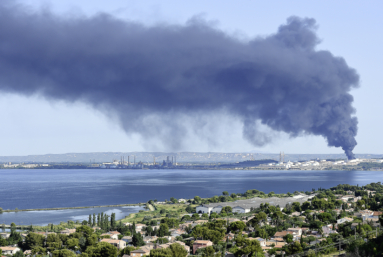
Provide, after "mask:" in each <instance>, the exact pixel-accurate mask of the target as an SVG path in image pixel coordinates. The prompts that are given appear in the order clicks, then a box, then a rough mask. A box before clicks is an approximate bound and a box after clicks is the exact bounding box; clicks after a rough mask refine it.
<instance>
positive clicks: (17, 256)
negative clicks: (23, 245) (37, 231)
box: [0, 249, 25, 257]
mask: <svg viewBox="0 0 383 257" xmlns="http://www.w3.org/2000/svg"><path fill="white" fill-rule="evenodd" d="M0 256H1V249H0ZM24 256H25V255H24V253H23V251H17V252H16V253H15V254H14V255H13V256H12V257H24Z"/></svg>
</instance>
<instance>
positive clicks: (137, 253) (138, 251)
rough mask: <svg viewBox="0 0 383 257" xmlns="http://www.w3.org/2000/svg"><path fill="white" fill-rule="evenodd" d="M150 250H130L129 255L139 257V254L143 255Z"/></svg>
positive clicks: (147, 253)
mask: <svg viewBox="0 0 383 257" xmlns="http://www.w3.org/2000/svg"><path fill="white" fill-rule="evenodd" d="M149 254H150V250H148V249H146V248H145V249H138V250H134V251H131V252H130V256H132V257H139V256H144V255H149Z"/></svg>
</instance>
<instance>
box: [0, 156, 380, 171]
mask: <svg viewBox="0 0 383 257" xmlns="http://www.w3.org/2000/svg"><path fill="white" fill-rule="evenodd" d="M0 168H3V169H58V168H61V169H68V168H71V169H204V170H383V159H380V158H379V159H372V158H371V159H359V158H358V159H353V160H346V159H335V160H333V159H328V160H326V159H313V160H303V161H290V160H285V156H284V155H282V154H281V156H280V158H279V160H273V159H263V160H254V159H250V160H245V161H241V162H234V163H188V162H177V159H176V157H175V156H167V157H166V160H162V161H159V162H157V161H156V159H155V158H153V161H152V162H142V161H137V162H136V158H135V157H134V159H133V160H129V156H128V160H125V159H124V157H121V160H113V161H111V162H102V163H95V162H89V163H70V164H68V163H23V162H21V163H12V162H8V163H3V164H1V165H0Z"/></svg>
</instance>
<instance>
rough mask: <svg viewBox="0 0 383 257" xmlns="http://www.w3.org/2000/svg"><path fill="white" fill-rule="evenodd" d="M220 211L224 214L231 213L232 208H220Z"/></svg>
mask: <svg viewBox="0 0 383 257" xmlns="http://www.w3.org/2000/svg"><path fill="white" fill-rule="evenodd" d="M222 211H224V212H226V213H230V212H233V208H231V206H225V207H223V208H222Z"/></svg>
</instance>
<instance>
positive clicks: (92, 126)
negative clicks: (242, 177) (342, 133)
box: [0, 0, 383, 155]
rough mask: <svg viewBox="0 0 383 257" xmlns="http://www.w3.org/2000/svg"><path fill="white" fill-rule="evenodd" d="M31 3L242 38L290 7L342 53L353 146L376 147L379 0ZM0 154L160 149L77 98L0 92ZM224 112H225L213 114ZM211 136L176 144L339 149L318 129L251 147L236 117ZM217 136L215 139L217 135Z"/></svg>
mask: <svg viewBox="0 0 383 257" xmlns="http://www.w3.org/2000/svg"><path fill="white" fill-rule="evenodd" d="M19 2H20V3H21V4H24V5H27V6H29V7H30V8H31V9H32V10H39V9H41V8H46V9H50V10H51V11H52V12H54V13H57V14H60V15H63V16H81V15H85V16H92V15H95V14H97V13H99V12H106V13H109V14H111V15H113V16H116V17H118V18H120V19H126V20H133V21H139V22H142V23H145V24H147V25H148V26H150V25H153V24H157V23H169V24H184V23H185V22H187V21H188V20H189V19H191V18H193V17H194V16H200V17H203V18H204V19H206V20H209V21H211V22H212V23H214V24H215V26H217V27H218V28H220V29H222V30H224V31H226V32H228V33H230V34H233V35H236V36H237V37H239V38H243V39H244V40H246V39H247V38H252V37H255V36H264V35H269V34H271V33H275V32H276V30H277V28H278V27H279V26H280V25H281V24H283V23H284V22H285V21H286V18H288V17H290V16H292V15H295V16H299V17H310V18H314V19H316V21H317V24H318V25H319V26H318V35H319V37H320V38H321V39H322V43H321V44H320V45H319V47H318V48H319V49H324V50H329V51H331V52H332V53H333V54H334V55H336V56H341V57H343V58H345V60H346V61H347V63H348V64H349V65H350V66H351V67H353V68H355V69H356V70H357V71H358V73H359V75H360V77H361V84H360V88H359V89H355V90H353V91H352V92H351V93H352V95H353V96H354V99H355V102H354V107H355V108H356V110H357V113H356V115H357V117H358V119H359V132H358V136H357V138H356V139H357V141H358V145H357V146H356V148H355V150H354V152H355V153H382V151H381V145H382V144H383V139H382V137H381V135H380V134H381V133H380V130H381V126H382V125H383V124H382V123H383V122H382V118H380V110H381V109H382V107H383V106H382V105H383V103H382V100H381V95H382V93H383V89H382V86H381V85H382V82H383V79H382V76H381V72H380V70H381V67H383V65H382V64H383V63H382V62H383V61H382V58H381V57H382V56H383V53H382V45H383V36H382V34H381V33H380V31H381V24H383V17H382V15H381V13H380V11H381V10H382V7H383V3H382V2H381V1H371V2H368V3H366V2H365V1H352V2H351V1H336V2H323V1H288V2H287V1H222V0H219V1H123V0H110V1H98V0H97V1H95V0H93V1H90V0H76V1H74V0H66V1H48V0H45V1H41V0H20V1H19ZM0 99H1V101H0V108H1V110H2V111H1V112H0V119H1V120H2V126H1V127H0V133H1V134H2V135H3V137H2V146H3V147H1V148H0V155H28V154H46V153H66V152H101V151H167V150H170V149H166V148H165V147H164V146H162V145H161V144H160V143H159V144H157V145H147V144H146V143H144V142H143V140H142V139H141V138H140V135H136V134H131V135H127V134H126V133H125V132H124V131H123V130H122V129H121V128H120V127H119V124H118V123H116V122H115V121H114V120H113V117H107V116H106V115H105V114H103V113H101V112H99V111H97V110H94V109H92V108H90V107H88V106H86V105H85V104H83V103H65V102H52V101H47V100H45V99H44V98H42V97H40V96H31V97H23V96H18V95H12V94H8V93H6V94H4V93H2V94H1V95H0ZM216 118H217V119H220V118H221V119H223V120H225V119H227V118H226V117H216ZM223 124H224V125H223V126H222V127H220V128H211V129H212V130H217V131H218V132H217V133H216V136H215V137H216V138H214V140H205V139H201V138H199V137H197V136H191V137H190V139H188V141H187V144H186V145H187V148H185V149H182V150H183V151H201V152H206V151H219V152H242V151H249V150H259V151H263V152H279V151H284V152H285V153H342V152H343V151H342V150H341V149H337V148H333V147H332V148H330V147H328V146H327V144H326V142H325V140H324V139H323V138H321V137H314V136H304V137H299V138H296V139H289V137H288V136H287V135H286V134H283V133H275V134H273V136H274V137H275V140H274V141H273V142H272V143H271V144H269V145H266V146H265V147H262V148H259V147H258V148H257V147H254V146H252V145H250V144H249V143H248V142H247V141H245V140H244V139H243V138H242V127H241V124H240V123H236V122H235V121H234V122H231V121H230V120H226V121H225V122H223ZM221 138H222V140H221Z"/></svg>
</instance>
